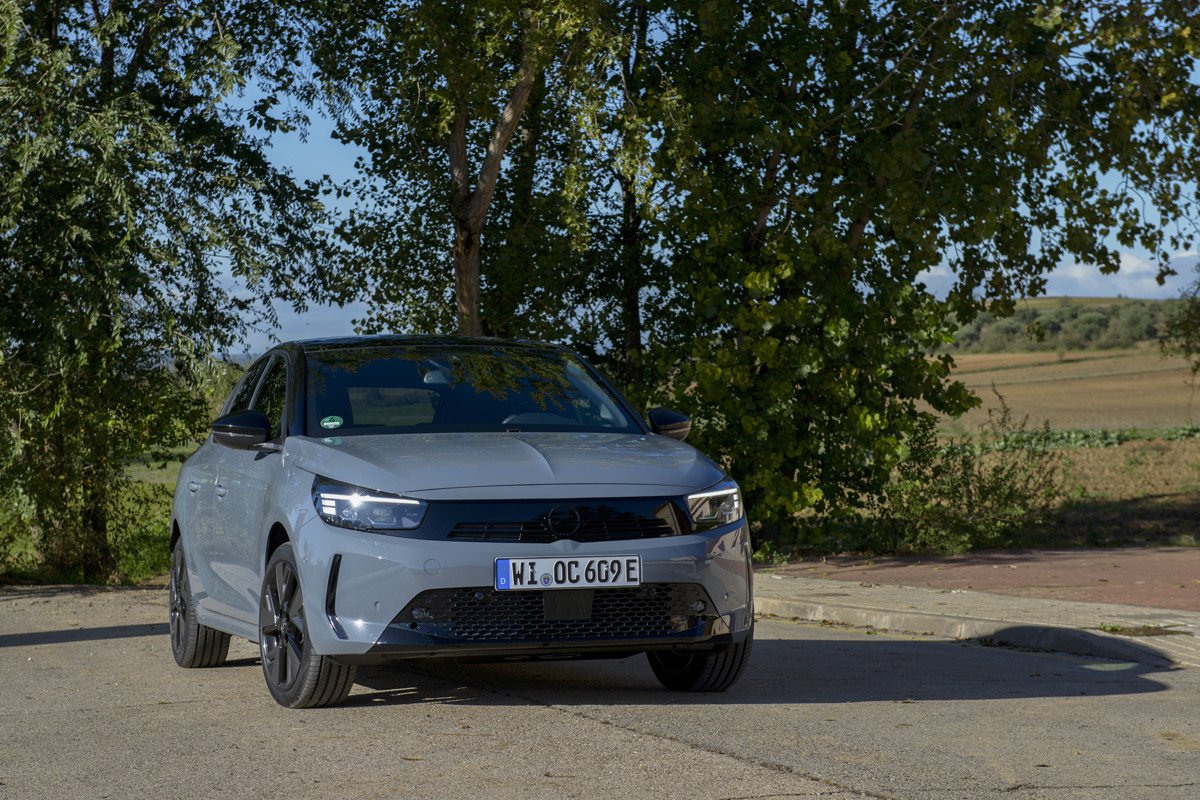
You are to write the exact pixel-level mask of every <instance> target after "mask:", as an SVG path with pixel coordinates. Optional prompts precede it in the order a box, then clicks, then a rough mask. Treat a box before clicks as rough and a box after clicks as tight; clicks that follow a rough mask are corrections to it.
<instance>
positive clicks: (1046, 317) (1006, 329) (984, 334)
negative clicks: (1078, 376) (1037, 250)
mask: <svg viewBox="0 0 1200 800" xmlns="http://www.w3.org/2000/svg"><path fill="white" fill-rule="evenodd" d="M1179 302H1180V301H1178V300H1135V299H1129V298H1123V297H1117V298H1113V297H1036V298H1030V299H1027V300H1021V301H1019V302H1018V304H1017V311H1016V313H1015V314H1013V315H1012V316H1011V317H1000V318H997V317H994V316H993V315H991V314H988V313H986V312H985V313H983V314H980V315H979V317H978V318H976V319H975V321H974V322H972V323H971V324H970V325H965V326H963V327H962V328H960V329H959V330H958V332H957V333H956V334H955V337H954V344H953V345H951V347H950V351H951V352H957V353H1025V352H1035V351H1043V350H1048V351H1059V352H1065V351H1080V350H1115V349H1121V348H1128V347H1136V346H1137V345H1138V344H1140V343H1142V342H1157V341H1158V337H1159V334H1160V332H1161V331H1162V327H1163V324H1164V323H1165V322H1166V320H1167V319H1168V317H1169V316H1170V314H1171V313H1172V310H1173V309H1174V308H1175V307H1176V306H1177V305H1178V304H1179Z"/></svg>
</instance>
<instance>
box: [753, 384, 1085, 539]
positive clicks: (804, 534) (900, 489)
mask: <svg viewBox="0 0 1200 800" xmlns="http://www.w3.org/2000/svg"><path fill="white" fill-rule="evenodd" d="M997 396H998V397H999V394H997ZM999 399H1000V407H999V408H998V409H995V410H993V411H991V412H989V414H988V424H987V426H986V428H985V429H984V431H983V432H982V433H981V434H979V435H978V437H977V438H974V439H972V438H970V437H960V438H958V439H955V440H952V441H950V442H945V441H939V439H938V435H937V422H936V418H935V417H933V416H932V415H925V416H923V417H922V419H921V422H920V424H919V425H918V427H917V431H916V433H915V434H914V435H913V436H912V437H911V438H910V439H909V442H908V445H909V455H908V457H907V458H906V459H905V460H904V461H902V462H901V463H900V464H899V465H898V466H897V468H896V469H895V471H894V472H893V474H892V477H891V480H890V481H889V482H888V484H887V485H886V486H885V488H884V490H883V491H882V492H881V493H880V494H879V495H877V496H874V497H869V498H866V499H865V502H864V503H863V504H862V507H861V508H859V509H857V510H852V511H843V512H842V513H840V514H831V515H825V516H817V515H811V516H809V517H807V518H803V519H800V520H797V525H796V527H795V529H794V530H792V531H789V532H788V534H789V535H786V536H784V537H783V538H782V539H781V544H782V545H783V546H784V547H790V548H791V549H793V550H806V551H814V550H815V551H822V552H847V551H851V552H875V553H906V552H907V553H911V552H939V553H960V552H965V551H968V550H975V549H980V548H989V547H1003V546H1012V545H1015V544H1018V543H1020V539H1021V535H1022V534H1023V533H1026V532H1028V531H1031V530H1033V529H1035V528H1037V527H1038V526H1040V525H1042V524H1044V523H1046V522H1049V521H1051V520H1052V519H1053V518H1054V517H1055V515H1056V513H1057V511H1058V509H1059V508H1060V507H1061V506H1062V504H1063V502H1064V501H1065V500H1066V498H1067V491H1066V485H1065V480H1064V477H1063V475H1062V462H1061V457H1060V456H1059V454H1058V453H1057V452H1056V451H1055V448H1056V445H1058V444H1059V442H1058V441H1057V437H1056V436H1055V435H1054V433H1053V432H1052V431H1051V430H1050V428H1049V425H1048V424H1045V425H1043V426H1042V427H1040V428H1033V429H1030V428H1029V426H1028V418H1025V419H1022V420H1021V421H1020V422H1015V421H1014V420H1013V418H1012V412H1011V411H1010V409H1009V408H1008V406H1007V404H1005V402H1004V398H1003V397H1000V398H999ZM760 547H761V549H762V552H763V553H766V554H771V555H773V554H774V553H775V552H776V549H775V548H772V547H770V546H769V543H763V544H761V545H760Z"/></svg>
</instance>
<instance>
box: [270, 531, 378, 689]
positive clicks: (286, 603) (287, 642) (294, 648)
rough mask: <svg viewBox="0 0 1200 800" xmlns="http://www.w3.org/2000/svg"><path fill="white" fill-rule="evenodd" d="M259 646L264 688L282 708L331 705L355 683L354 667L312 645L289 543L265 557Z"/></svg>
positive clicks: (301, 591) (293, 557)
mask: <svg viewBox="0 0 1200 800" xmlns="http://www.w3.org/2000/svg"><path fill="white" fill-rule="evenodd" d="M258 647H259V652H260V653H261V655H262V668H263V675H264V676H265V677H266V679H267V689H269V690H270V691H271V696H272V697H274V698H275V700H276V702H278V703H279V705H281V706H284V707H285V708H319V707H321V706H334V705H337V704H338V703H340V702H342V701H343V700H345V699H346V697H347V695H349V694H350V689H351V688H352V687H353V686H354V673H355V668H354V667H353V666H350V665H347V664H339V663H338V662H336V661H334V660H333V659H332V658H330V657H328V656H322V655H320V654H318V653H317V652H316V651H314V650H313V647H312V643H311V642H310V641H309V639H308V621H307V620H306V619H305V614H304V592H303V590H302V589H301V587H300V576H299V574H298V573H297V572H296V559H295V556H293V554H292V546H291V545H290V544H284V545H281V546H280V547H279V549H278V550H276V551H275V552H274V553H273V554H272V555H271V560H270V561H268V562H267V574H266V576H265V577H264V578H263V587H262V593H261V594H260V595H259V604H258Z"/></svg>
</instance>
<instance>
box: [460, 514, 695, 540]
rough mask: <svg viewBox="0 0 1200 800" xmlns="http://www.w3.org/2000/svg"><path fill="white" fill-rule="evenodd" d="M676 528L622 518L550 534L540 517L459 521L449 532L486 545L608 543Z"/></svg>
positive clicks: (664, 523) (668, 533)
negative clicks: (570, 532)
mask: <svg viewBox="0 0 1200 800" xmlns="http://www.w3.org/2000/svg"><path fill="white" fill-rule="evenodd" d="M676 532H677V531H676V528H675V526H674V525H672V524H671V522H670V521H668V520H667V519H664V518H662V517H639V516H633V515H625V516H621V517H614V518H609V519H585V520H583V521H582V522H581V523H580V525H579V530H577V531H576V532H575V533H573V534H570V535H569V536H559V535H558V534H556V533H554V532H552V531H551V530H550V529H549V527H548V526H547V524H546V521H545V519H544V518H542V519H535V520H529V521H525V522H517V521H511V522H459V523H457V524H455V526H454V528H453V529H452V530H451V531H450V536H449V538H451V539H469V540H474V541H487V542H540V543H547V542H555V541H558V540H559V539H560V538H563V539H572V540H574V541H577V542H608V541H617V540H621V539H645V538H652V537H656V536H671V535H673V534H675V533H676Z"/></svg>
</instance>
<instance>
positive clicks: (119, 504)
mask: <svg viewBox="0 0 1200 800" xmlns="http://www.w3.org/2000/svg"><path fill="white" fill-rule="evenodd" d="M172 488H173V487H171V486H169V485H165V484H156V483H143V482H140V481H129V480H127V481H125V482H123V483H121V484H119V485H118V486H117V488H116V490H115V491H114V493H113V495H112V496H111V498H110V500H109V507H108V510H107V519H108V523H107V530H108V542H109V545H110V547H111V549H112V551H113V552H114V553H115V554H116V570H115V571H114V573H113V574H112V576H111V577H110V582H114V583H115V582H121V583H136V582H138V581H144V580H146V579H148V578H153V577H155V576H158V575H162V574H163V573H165V572H166V571H167V568H168V567H169V565H170V561H171V554H170V551H169V550H168V549H167V547H168V544H169V542H170V532H171V497H172ZM42 538H43V537H42V536H41V535H40V534H39V532H38V530H37V527H36V525H35V524H34V519H33V514H32V506H31V504H30V503H29V501H28V498H25V497H23V496H22V495H20V494H17V493H12V494H10V495H8V496H6V497H4V498H3V499H2V500H0V575H9V576H13V577H18V578H23V579H32V580H41V581H54V582H77V581H80V580H82V579H83V578H84V577H85V576H84V575H83V574H82V572H81V571H78V570H69V569H68V570H64V569H62V568H61V567H60V566H58V564H56V563H55V562H54V561H53V558H52V556H51V557H50V558H48V557H47V553H52V550H51V548H48V547H47V546H46V544H47V543H46V542H43V541H42Z"/></svg>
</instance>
